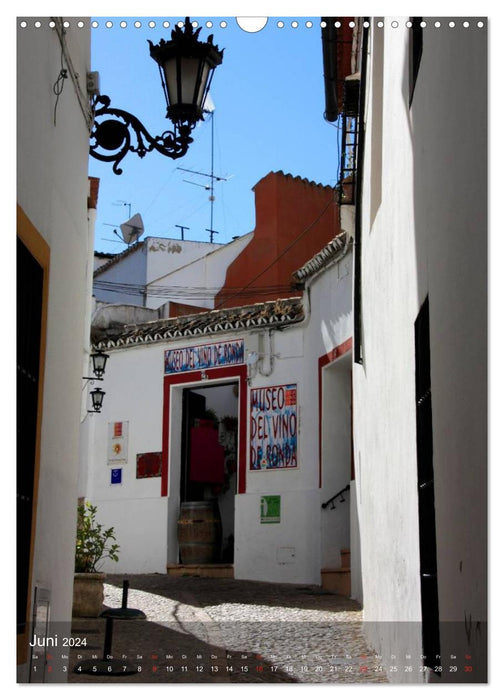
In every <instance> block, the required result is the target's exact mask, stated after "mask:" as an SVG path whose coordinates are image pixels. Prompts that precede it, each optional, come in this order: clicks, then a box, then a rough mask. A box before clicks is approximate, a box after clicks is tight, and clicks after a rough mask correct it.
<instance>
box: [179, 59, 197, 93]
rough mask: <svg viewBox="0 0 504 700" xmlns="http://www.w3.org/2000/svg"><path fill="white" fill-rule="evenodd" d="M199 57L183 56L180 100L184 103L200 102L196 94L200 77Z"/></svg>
mask: <svg viewBox="0 0 504 700" xmlns="http://www.w3.org/2000/svg"><path fill="white" fill-rule="evenodd" d="M199 64H200V62H199V58H182V59H181V61H180V68H181V74H182V81H181V87H182V91H181V95H180V98H181V99H180V101H181V103H182V104H198V103H197V102H195V98H194V94H195V91H196V88H197V87H198V86H197V85H196V83H197V81H198V77H199Z"/></svg>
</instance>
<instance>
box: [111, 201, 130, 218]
mask: <svg viewBox="0 0 504 700" xmlns="http://www.w3.org/2000/svg"><path fill="white" fill-rule="evenodd" d="M121 204H122V205H123V207H128V217H129V218H130V219H131V202H125V201H124V199H118V200H117V202H113V205H114V207H119V206H121Z"/></svg>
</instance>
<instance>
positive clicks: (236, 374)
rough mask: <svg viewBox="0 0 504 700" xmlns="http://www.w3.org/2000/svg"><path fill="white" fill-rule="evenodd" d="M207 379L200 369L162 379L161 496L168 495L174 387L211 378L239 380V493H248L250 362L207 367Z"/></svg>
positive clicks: (198, 383) (206, 385) (200, 383)
mask: <svg viewBox="0 0 504 700" xmlns="http://www.w3.org/2000/svg"><path fill="white" fill-rule="evenodd" d="M205 375H206V377H207V378H206V379H205V380H204V381H202V379H201V370H196V371H193V372H180V373H174V374H167V375H165V377H164V381H163V454H162V463H161V496H168V473H169V460H168V455H169V446H170V401H171V388H172V387H173V386H179V385H181V384H191V385H193V386H195V385H198V386H202V387H208V386H211V384H209V381H212V383H213V380H216V379H219V380H227V381H229V380H233V379H238V381H239V395H238V467H237V468H238V484H237V486H238V493H245V490H246V486H247V444H246V443H247V417H248V416H247V407H248V401H247V366H246V365H238V366H237V365H229V366H227V367H215V368H212V369H205Z"/></svg>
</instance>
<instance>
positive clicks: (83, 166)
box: [17, 18, 92, 680]
mask: <svg viewBox="0 0 504 700" xmlns="http://www.w3.org/2000/svg"><path fill="white" fill-rule="evenodd" d="M77 19H78V18H72V22H71V26H70V28H69V29H68V30H67V33H66V41H67V45H68V50H69V53H70V55H71V57H72V62H73V65H74V67H75V70H76V71H77V73H78V74H79V76H80V78H79V81H80V85H81V88H82V90H83V92H84V94H85V92H86V85H85V77H86V71H87V70H89V67H90V66H89V56H90V35H89V24H88V23H87V24H86V28H77V27H76V22H77ZM83 19H84V21H86V18H83ZM41 20H42V27H41V28H39V29H35V28H34V24H33V22H34V18H31V19H30V20H29V21H28V25H29V26H28V28H26V29H18V30H17V39H18V64H17V74H18V80H19V84H20V89H19V90H18V93H17V99H18V112H17V141H18V167H17V201H18V204H19V205H20V206H21V207H22V209H23V210H24V212H25V214H26V215H27V216H28V218H29V219H30V221H31V223H32V224H33V225H34V227H35V228H36V229H37V231H38V232H39V233H40V235H41V236H42V237H43V238H44V239H45V241H46V242H47V244H48V245H49V247H50V267H49V300H48V318H47V345H46V363H45V368H44V399H43V418H42V434H41V454H40V472H39V485H38V504H37V516H36V522H35V526H36V537H35V550H34V558H33V576H32V582H31V583H32V593H33V589H34V587H35V586H42V587H45V588H48V589H49V590H50V592H51V619H53V620H58V621H62V622H69V621H70V619H71V606H72V590H73V570H74V551H75V527H76V499H77V476H78V466H79V422H80V405H81V389H82V380H81V376H82V364H83V355H84V348H83V342H84V340H83V339H84V336H85V320H86V317H87V312H88V309H87V306H86V298H87V296H88V294H89V291H90V290H89V289H88V286H87V265H88V263H89V264H90V265H92V248H90V239H91V236H90V235H89V230H88V216H87V214H88V212H87V204H86V200H87V194H88V177H87V161H88V148H89V141H88V131H87V127H86V123H85V121H84V117H83V114H82V112H81V110H80V108H79V105H78V103H77V99H76V95H75V92H74V87H73V85H72V83H71V80H70V79H68V80H67V81H66V82H65V85H64V90H63V93H62V95H61V96H60V99H59V102H58V106H57V110H56V124H54V121H53V118H54V107H55V96H54V93H53V91H52V89H51V86H52V85H53V83H54V82H55V80H56V78H57V77H58V74H59V72H60V68H61V48H60V44H59V41H58V38H57V34H56V32H55V30H53V29H49V27H48V26H47V24H48V18H41ZM18 24H19V22H18ZM54 680H61V679H60V678H59V677H56V676H55V678H54Z"/></svg>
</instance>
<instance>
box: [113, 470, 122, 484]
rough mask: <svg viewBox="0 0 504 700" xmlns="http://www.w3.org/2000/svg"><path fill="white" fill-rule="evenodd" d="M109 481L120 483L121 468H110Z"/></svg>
mask: <svg viewBox="0 0 504 700" xmlns="http://www.w3.org/2000/svg"><path fill="white" fill-rule="evenodd" d="M110 483H111V484H120V483H122V469H111V470H110Z"/></svg>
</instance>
